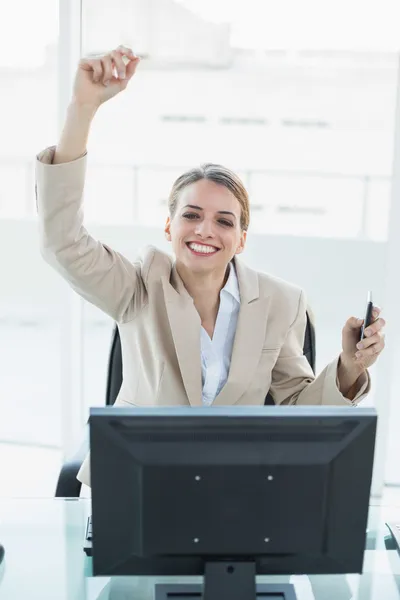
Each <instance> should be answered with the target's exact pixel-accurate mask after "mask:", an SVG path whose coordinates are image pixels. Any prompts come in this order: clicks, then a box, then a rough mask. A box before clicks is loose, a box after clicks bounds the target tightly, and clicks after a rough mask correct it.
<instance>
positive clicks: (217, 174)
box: [168, 163, 250, 231]
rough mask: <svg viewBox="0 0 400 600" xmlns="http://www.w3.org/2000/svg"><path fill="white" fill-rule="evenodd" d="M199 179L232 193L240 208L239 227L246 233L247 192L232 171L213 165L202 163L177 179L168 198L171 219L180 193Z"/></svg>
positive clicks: (247, 218) (248, 206)
mask: <svg viewBox="0 0 400 600" xmlns="http://www.w3.org/2000/svg"><path fill="white" fill-rule="evenodd" d="M201 179H208V180H210V181H214V183H218V184H219V185H224V186H225V187H226V188H228V190H230V191H231V192H232V194H233V195H234V196H235V198H236V199H237V200H238V202H239V204H240V207H241V215H240V226H241V228H242V230H243V231H247V229H248V227H249V222H250V202H249V195H248V193H247V190H246V188H245V187H244V185H243V183H242V181H241V179H240V178H239V177H238V176H237V175H236V174H235V173H234V172H233V171H231V170H230V169H227V168H226V167H223V166H222V165H216V164H213V163H204V164H202V165H200V166H199V167H194V168H193V169H190V170H189V171H186V172H185V173H183V174H182V175H180V177H178V179H177V180H176V181H175V183H174V185H173V186H172V190H171V193H170V195H169V198H168V209H169V214H170V216H171V218H173V217H174V215H175V212H176V207H177V205H178V200H179V194H180V192H181V191H182V190H183V189H184V188H185V187H187V186H188V185H191V184H192V183H196V181H200V180H201Z"/></svg>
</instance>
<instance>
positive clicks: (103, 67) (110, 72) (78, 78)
mask: <svg viewBox="0 0 400 600" xmlns="http://www.w3.org/2000/svg"><path fill="white" fill-rule="evenodd" d="M139 62H140V58H139V57H138V56H136V55H135V54H134V53H133V51H132V50H131V49H130V48H127V47H126V46H118V48H116V49H115V50H112V51H111V52H109V53H107V54H101V55H98V56H88V57H85V58H82V59H81V60H80V61H79V66H78V70H77V72H76V75H75V81H74V89H73V100H74V102H76V103H77V104H81V105H85V106H91V107H93V108H95V109H97V108H98V107H99V106H100V105H101V104H103V103H104V102H107V100H110V99H111V98H113V97H114V96H116V95H117V94H119V92H122V90H124V89H125V88H126V87H127V85H128V83H129V81H130V80H131V78H132V77H133V75H134V74H135V71H136V67H137V66H138V64H139Z"/></svg>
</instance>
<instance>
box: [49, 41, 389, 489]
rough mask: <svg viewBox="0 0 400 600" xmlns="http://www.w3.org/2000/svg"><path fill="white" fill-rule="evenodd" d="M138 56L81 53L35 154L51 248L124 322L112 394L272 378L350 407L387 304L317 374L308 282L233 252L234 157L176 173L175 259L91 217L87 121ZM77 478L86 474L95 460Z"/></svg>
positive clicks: (257, 395)
mask: <svg viewBox="0 0 400 600" xmlns="http://www.w3.org/2000/svg"><path fill="white" fill-rule="evenodd" d="M138 64H139V58H138V57H136V56H135V55H134V54H133V52H132V51H131V50H130V49H128V48H125V47H122V46H120V47H118V48H117V49H116V50H114V51H112V52H111V53H109V54H105V55H103V56H100V57H97V58H86V59H83V60H81V61H80V63H79V67H78V70H77V74H76V78H75V83H74V93H73V98H72V101H71V103H70V106H69V109H68V114H67V119H66V123H65V127H64V130H63V132H62V135H61V139H60V142H59V144H58V146H57V147H56V148H54V147H52V148H48V149H46V150H44V151H43V152H42V153H41V154H40V155H39V156H38V160H37V205H38V212H39V219H40V232H41V247H42V253H43V256H44V257H45V259H46V260H47V261H48V262H49V263H50V264H51V265H52V266H54V268H55V269H56V270H57V271H58V272H59V273H60V274H61V275H62V276H63V277H65V279H66V280H67V281H68V282H69V283H70V284H71V286H72V287H73V288H74V289H75V290H76V291H77V292H78V293H79V294H81V295H82V296H83V297H84V298H86V299H87V300H88V301H89V302H92V303H93V304H95V305H96V306H98V307H99V308H101V309H102V310H103V311H105V312H106V313H107V314H109V315H110V316H111V317H112V318H113V319H115V320H116V321H117V323H118V326H119V330H120V337H121V345H122V352H123V369H124V372H123V384H122V387H121V390H120V393H119V395H118V398H117V401H116V404H117V405H124V406H172V405H191V406H201V405H211V404H213V405H231V404H238V405H262V404H264V400H265V397H266V395H267V393H268V391H269V390H270V391H271V394H272V396H273V398H274V401H275V403H276V404H282V405H288V404H318V405H320V404H327V405H328V404H330V405H339V406H340V405H343V406H353V405H355V404H356V403H357V402H359V401H360V399H361V398H362V397H364V395H365V394H366V393H367V392H368V390H369V385H370V384H369V375H368V373H367V368H368V367H369V366H370V365H372V364H373V363H374V362H375V361H376V359H377V356H378V355H379V353H380V352H381V351H382V349H383V347H384V338H383V334H382V328H383V326H384V324H385V322H384V320H383V319H382V318H379V309H378V308H376V307H375V308H374V318H375V322H374V323H373V324H372V325H371V326H370V327H369V328H368V330H367V331H366V335H367V337H366V338H365V340H364V341H363V343H362V344H363V347H361V346H360V344H357V342H358V340H359V337H360V327H361V324H362V321H361V320H357V319H356V318H354V317H352V318H350V319H349V320H348V321H347V322H346V324H345V326H344V328H343V349H342V352H341V354H340V357H338V358H337V359H336V360H334V361H333V362H332V363H331V364H329V365H328V366H327V367H326V368H325V369H324V370H323V371H322V373H321V374H320V375H319V376H318V377H316V378H315V377H314V375H313V372H312V370H311V368H310V366H309V364H308V362H307V360H306V358H305V357H304V356H303V352H302V348H303V340H304V331H305V325H306V300H305V297H304V293H303V292H302V290H301V289H299V288H297V287H296V286H294V285H291V284H289V283H287V282H285V281H282V280H280V279H277V278H274V277H271V276H270V275H267V274H264V273H257V272H255V271H253V270H252V269H250V268H248V267H246V266H245V265H244V264H243V263H242V262H241V261H240V260H239V259H238V258H237V255H239V254H241V253H242V252H243V250H244V247H245V244H246V236H247V227H248V224H249V201H248V196H247V193H246V190H245V189H244V187H243V184H242V183H241V181H240V180H239V178H238V177H237V176H236V175H235V174H234V173H232V172H231V171H229V170H228V169H226V168H224V167H221V166H219V165H203V167H201V168H198V169H193V170H191V171H189V172H187V173H185V174H183V175H182V176H181V177H179V179H178V180H177V181H176V182H175V184H174V186H173V189H172V192H171V195H170V200H169V213H170V214H169V217H168V218H167V221H166V225H165V235H166V238H167V240H168V241H170V242H171V245H172V249H173V252H174V254H175V260H174V261H173V260H172V259H171V257H169V256H168V255H167V254H165V253H163V252H161V251H159V250H157V249H156V248H146V250H145V251H144V253H143V255H142V256H141V257H139V258H138V260H137V261H136V262H135V263H131V262H130V261H128V260H127V259H126V258H124V257H123V256H121V255H120V254H119V253H117V252H114V251H113V250H112V249H111V248H109V247H107V246H106V245H105V244H102V243H100V242H98V241H96V240H94V239H93V238H92V237H91V236H89V235H88V233H87V231H86V230H85V229H84V227H83V225H82V221H83V216H82V197H83V188H84V181H85V167H86V143H87V138H88V133H89V128H90V125H91V122H92V120H93V118H94V116H95V114H96V112H97V110H98V108H99V107H100V106H101V104H103V103H104V102H106V101H107V100H109V99H110V98H112V97H113V96H115V95H116V94H118V93H119V92H120V91H122V90H124V89H125V88H126V86H127V85H128V82H129V81H130V80H131V78H132V77H133V75H134V73H135V71H136V68H137V66H138ZM114 69H115V70H114ZM117 73H118V76H117ZM78 478H79V479H80V480H81V481H82V482H84V483H89V472H88V462H87V460H86V461H85V463H84V465H83V467H82V469H81V471H80V472H79V475H78Z"/></svg>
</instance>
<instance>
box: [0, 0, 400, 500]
mask: <svg viewBox="0 0 400 600" xmlns="http://www.w3.org/2000/svg"><path fill="white" fill-rule="evenodd" d="M399 17H400V8H399V7H398V6H397V3H396V2H394V1H389V0H386V1H383V2H381V3H380V4H379V9H378V8H375V4H374V3H372V2H361V0H351V1H349V2H347V3H345V2H335V3H333V2H329V3H319V2H317V0H307V1H302V2H300V3H295V2H289V1H286V2H284V1H283V2H280V3H279V5H277V4H276V3H273V2H270V1H269V0H247V2H246V3H242V2H234V1H233V0H230V2H225V1H223V0H212V1H211V0H210V1H205V0H203V1H202V2H200V1H196V0H192V1H190V0H114V1H113V2H112V3H111V2H110V1H106V0H103V2H99V0H59V1H58V2H56V0H36V1H35V2H30V0H20V1H19V2H18V3H15V4H14V3H11V2H3V3H2V4H0V50H1V51H0V90H1V94H0V182H1V184H0V266H1V269H0V273H1V279H0V465H1V477H0V496H9V495H10V496H13V495H18V496H49V495H52V494H53V492H54V489H55V483H56V478H57V475H58V471H59V468H60V466H61V462H62V459H63V456H64V455H65V454H68V453H69V452H70V451H71V450H72V449H73V448H74V446H75V445H76V444H77V443H78V442H79V438H80V435H81V432H82V428H83V426H84V423H85V422H86V420H87V417H88V409H89V407H90V406H95V405H102V404H104V396H105V382H106V368H107V360H108V352H109V345H110V340H111V331H112V327H113V323H112V321H111V320H110V319H109V318H108V317H107V316H105V315H103V314H102V313H101V312H100V311H99V310H98V309H96V308H95V307H93V306H91V305H89V304H87V303H85V302H84V301H82V300H81V299H80V298H79V297H78V296H76V295H75V294H74V293H73V292H72V291H70V290H69V288H68V287H67V285H66V284H65V283H64V281H63V280H61V278H60V277H59V276H57V275H56V274H55V273H54V272H53V271H52V270H51V269H50V267H48V266H47V265H46V264H45V263H44V262H43V260H42V259H41V257H40V254H39V243H38V231H37V220H36V215H35V197H34V161H35V155H36V154H37V153H38V152H39V151H40V150H41V149H42V148H44V147H45V146H47V145H51V144H55V143H56V142H57V139H58V136H59V133H60V130H61V127H62V123H63V120H64V117H65V110H66V107H67V105H68V102H69V99H70V95H71V90H72V81H73V75H74V72H75V69H76V66H77V63H78V60H79V57H80V56H81V55H82V54H87V53H90V52H104V51H107V50H109V49H111V48H113V47H114V46H118V45H119V44H120V43H123V44H126V45H129V46H131V47H132V48H133V50H134V51H136V52H138V53H139V54H141V55H142V56H143V60H142V62H141V64H140V68H139V69H138V73H137V75H135V78H134V79H133V81H132V82H131V84H130V85H129V87H128V89H127V91H126V92H124V93H123V94H121V95H120V96H118V97H117V98H115V99H114V100H112V101H111V102H110V103H108V104H107V105H105V106H103V107H102V108H101V110H100V111H99V113H98V114H97V116H96V119H95V121H94V124H93V128H92V132H91V135H90V139H89V145H88V151H89V164H88V174H87V185H86V192H85V193H86V195H85V209H86V225H87V227H88V228H89V230H90V232H91V233H92V234H93V235H94V236H96V237H98V238H100V239H101V240H103V241H105V242H107V243H109V244H110V245H112V246H113V247H114V248H116V249H118V250H120V251H122V252H123V253H124V254H125V255H127V256H128V257H130V258H132V259H133V258H134V257H135V255H136V253H137V251H138V249H139V248H140V247H142V246H143V245H145V244H148V243H151V244H156V245H158V246H160V247H162V248H164V249H166V250H168V249H169V247H168V245H167V243H166V242H165V240H164V239H163V232H162V225H163V223H164V220H165V216H166V212H167V208H166V201H167V196H168V192H169V189H170V187H171V185H172V182H173V181H174V179H175V178H176V176H177V175H179V174H180V173H181V172H182V171H183V170H185V169H186V168H188V167H191V166H193V165H196V164H198V163H200V162H204V161H213V162H219V163H222V164H225V165H226V166H228V167H230V168H232V169H233V170H235V171H237V172H238V173H239V174H240V175H241V176H242V178H243V180H244V182H245V184H246V185H247V187H248V189H249V192H250V199H251V206H252V214H251V220H252V222H251V226H250V230H249V237H248V245H247V249H246V251H245V254H244V255H243V260H245V261H246V262H247V263H248V264H249V265H251V266H254V267H255V268H257V269H260V270H265V271H268V272H270V273H273V274H275V275H277V276H280V277H283V278H286V279H288V280H290V281H293V282H295V283H297V284H299V285H301V286H303V287H304V288H305V290H306V292H307V294H308V299H309V302H310V305H311V307H312V309H313V311H314V314H315V320H316V331H317V370H318V371H319V370H321V369H322V368H323V366H324V365H325V363H326V362H328V361H329V360H331V359H332V358H333V357H334V356H335V355H337V354H338V352H339V351H340V344H341V328H342V326H343V324H344V322H345V320H346V319H347V317H348V316H350V315H352V314H355V315H357V316H362V314H363V310H364V306H365V301H366V292H367V290H372V291H373V294H374V299H375V301H376V303H377V304H379V305H381V306H382V308H383V311H384V316H385V318H387V320H388V323H389V324H388V328H387V349H386V351H385V353H384V354H383V355H382V356H381V358H380V360H379V363H378V365H377V366H376V367H374V368H373V369H372V377H373V390H372V393H371V394H370V396H369V397H368V398H367V399H366V400H365V404H367V405H371V404H373V405H375V406H376V407H377V409H378V413H379V433H378V443H377V454H376V463H375V472H374V486H373V490H374V493H380V491H381V490H382V486H383V485H384V484H385V485H391V486H395V485H400V465H399V460H398V457H399V456H400V436H399V434H398V432H399V429H400V400H399V398H398V396H399V392H398V391H399V389H400V381H399V375H398V369H397V364H398V361H399V358H400V357H399V354H400V352H399V350H398V348H397V345H398V344H397V339H398V337H399V336H398V333H399V331H400V327H399V324H398V309H397V306H398V298H399V292H400V283H399V282H400V269H399V265H398V262H399V261H398V258H397V257H400V236H399V235H398V231H399V230H400V187H399V173H400V171H399V167H398V163H399V162H400V152H399V150H398V149H397V146H400V141H399V134H400V129H399V127H398V124H397V123H398V121H399V120H400V117H399V115H400V110H399V108H398V105H397V104H398V95H399V93H398V87H399V84H398V78H399V49H400V37H399V35H398V31H397V28H396V23H398V22H399ZM396 132H397V135H396Z"/></svg>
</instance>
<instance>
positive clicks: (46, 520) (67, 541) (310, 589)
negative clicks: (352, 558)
mask: <svg viewBox="0 0 400 600" xmlns="http://www.w3.org/2000/svg"><path fill="white" fill-rule="evenodd" d="M117 505H118V502H116V506H117ZM117 508H118V506H117ZM89 512H90V500H85V499H73V500H64V499H43V500H42V499H35V500H29V499H7V500H0V541H1V543H2V544H3V545H4V546H5V550H6V554H5V557H4V561H3V564H2V565H1V566H0V600H3V599H4V600H50V599H51V600H128V599H129V600H153V594H154V584H155V583H176V582H188V583H200V582H201V581H202V579H201V578H199V577H193V578H188V577H185V578H177V577H170V578H169V577H159V578H154V577H114V578H110V577H92V575H91V559H90V558H88V557H86V555H85V554H84V552H83V550H82V545H83V538H84V533H85V528H86V518H87V515H88V514H89ZM385 521H397V522H400V505H399V506H388V505H379V504H371V506H370V511H369V524H368V533H367V539H366V551H365V558H364V572H363V574H362V575H353V574H351V575H335V576H332V575H319V576H311V577H307V576H294V577H281V576H279V577H278V576H269V577H265V576H262V577H257V581H258V582H259V583H281V582H290V583H293V584H294V585H295V589H296V594H297V598H298V600H350V599H351V598H353V599H354V600H400V557H399V555H398V553H397V552H396V550H386V548H385V543H384V536H385V535H387V533H388V531H387V528H386V526H385ZM182 600H183V599H182ZM221 600H229V598H226V599H225V598H224V599H221Z"/></svg>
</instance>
